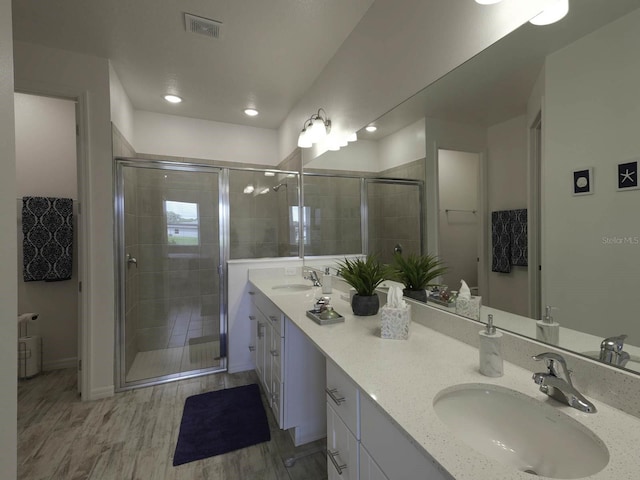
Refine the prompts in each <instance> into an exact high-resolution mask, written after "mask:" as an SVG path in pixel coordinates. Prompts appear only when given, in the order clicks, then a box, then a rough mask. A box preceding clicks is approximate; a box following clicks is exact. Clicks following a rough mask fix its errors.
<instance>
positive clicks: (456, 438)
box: [249, 268, 640, 480]
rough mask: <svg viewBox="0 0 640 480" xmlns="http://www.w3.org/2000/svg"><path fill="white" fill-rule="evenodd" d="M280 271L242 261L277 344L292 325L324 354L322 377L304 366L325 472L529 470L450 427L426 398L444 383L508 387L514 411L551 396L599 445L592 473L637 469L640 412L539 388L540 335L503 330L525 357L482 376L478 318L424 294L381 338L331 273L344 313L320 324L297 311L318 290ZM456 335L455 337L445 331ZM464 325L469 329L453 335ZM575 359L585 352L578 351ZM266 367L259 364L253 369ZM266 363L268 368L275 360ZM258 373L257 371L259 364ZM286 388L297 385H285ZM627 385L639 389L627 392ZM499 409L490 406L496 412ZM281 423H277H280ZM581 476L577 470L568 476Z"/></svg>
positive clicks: (535, 442) (507, 474) (352, 475)
mask: <svg viewBox="0 0 640 480" xmlns="http://www.w3.org/2000/svg"><path fill="white" fill-rule="evenodd" d="M283 272H284V270H283V269H269V268H267V269H259V270H251V271H250V272H249V281H250V285H251V291H254V292H255V294H256V295H262V296H263V298H264V299H266V300H268V301H269V302H270V304H271V306H272V308H274V309H276V310H277V311H278V312H280V314H281V317H279V318H280V320H281V321H280V322H271V321H270V320H268V317H267V319H266V320H265V319H264V318H263V320H262V321H269V322H270V323H279V325H280V328H282V327H283V326H284V332H285V333H284V349H285V351H286V349H287V342H288V338H289V337H288V336H289V335H298V334H299V335H300V336H301V337H304V339H305V341H308V343H307V347H308V348H309V349H311V350H314V351H316V352H319V354H321V355H322V356H323V357H324V358H325V359H326V380H325V377H324V375H323V377H322V379H319V378H317V377H316V376H317V375H319V374H320V369H318V370H316V371H314V375H313V376H314V385H315V388H316V390H315V391H316V392H318V390H320V388H319V383H321V384H322V385H321V386H322V390H324V388H325V387H326V392H322V393H320V394H319V395H321V397H322V402H325V407H324V408H325V410H324V411H325V412H326V421H327V450H328V456H327V461H328V471H329V478H341V479H344V478H347V479H350V480H353V479H362V480H365V479H376V480H379V479H385V478H387V479H390V480H396V479H412V480H414V479H417V478H425V479H427V478H428V479H437V480H439V479H451V478H455V479H460V480H464V479H468V480H482V479H487V480H489V479H490V480H495V479H505V480H506V479H508V480H513V479H529V480H530V479H531V478H532V475H531V473H525V472H524V468H523V467H518V468H517V467H515V466H514V464H513V463H509V462H510V461H509V460H508V459H507V460H496V459H495V458H492V457H491V456H490V455H487V454H486V452H485V453H481V452H480V450H478V446H477V445H473V446H470V444H469V443H468V439H463V438H462V437H461V436H460V435H458V434H456V433H455V431H454V429H452V428H451V427H450V425H448V424H446V423H445V422H444V421H443V420H442V419H441V418H440V417H439V416H438V413H437V412H436V409H435V408H434V402H436V403H437V401H438V400H439V399H440V398H441V397H442V392H448V391H450V390H451V389H452V388H453V389H456V388H459V389H462V390H464V389H471V390H473V389H477V388H487V389H489V390H491V389H494V390H499V389H502V390H505V391H508V392H512V393H513V395H515V396H520V397H521V398H524V399H525V401H524V403H522V405H525V406H524V407H523V412H522V416H523V417H527V416H528V412H527V411H524V410H527V407H526V405H529V404H530V405H535V408H532V409H531V411H533V410H538V408H537V406H538V405H540V404H542V406H543V407H550V408H552V409H553V412H552V413H553V415H552V417H553V416H554V415H558V419H563V420H562V421H561V422H559V423H561V424H563V423H565V421H564V420H567V419H568V420H567V422H568V423H572V422H573V423H572V425H573V427H575V428H578V429H579V430H580V431H582V432H583V433H584V435H585V438H587V441H588V443H589V444H590V445H592V446H593V447H594V448H595V449H596V450H597V451H599V452H601V456H602V458H604V460H603V461H602V464H601V465H600V466H599V467H594V468H596V469H597V470H598V471H594V472H592V473H590V474H589V475H590V476H589V477H588V478H592V479H602V480H604V479H611V478H628V479H633V478H637V470H638V467H639V464H638V457H637V448H636V446H637V445H638V444H640V428H638V427H640V420H639V419H638V418H637V417H635V416H632V415H629V414H627V413H624V412H623V411H621V410H618V409H615V408H613V407H610V406H609V405H607V404H606V403H603V402H602V401H601V400H598V399H595V398H594V397H591V399H592V400H593V403H594V404H596V405H597V409H598V412H597V413H595V414H586V413H582V412H579V411H578V410H576V409H574V408H571V407H569V406H567V405H563V404H560V403H558V402H556V401H555V400H552V399H550V398H549V397H547V396H546V395H544V394H543V393H541V392H540V391H539V390H538V385H536V384H535V383H534V382H533V381H532V378H531V377H532V372H535V371H540V370H542V369H543V365H540V364H537V363H535V362H533V361H532V360H530V355H529V352H533V353H534V354H535V353H541V352H544V351H548V350H550V347H549V346H547V345H542V344H538V343H536V342H534V341H531V340H526V339H521V338H518V337H517V336H514V335H511V334H508V333H505V339H504V340H505V351H506V352H507V355H508V356H509V355H511V356H513V355H515V356H522V357H523V362H522V363H521V364H523V365H525V366H526V367H527V368H523V367H522V366H518V365H516V364H515V363H519V362H513V363H512V362H510V361H509V360H510V359H509V358H508V357H507V358H506V360H507V361H506V362H505V364H504V376H503V377H499V378H489V377H485V376H482V375H481V374H480V373H479V371H478V350H477V348H474V346H472V344H473V342H474V341H477V334H478V332H479V331H480V330H481V328H482V326H481V325H480V324H478V323H476V322H472V321H470V320H466V319H464V318H461V317H458V316H456V315H452V314H450V313H447V312H443V311H441V310H437V309H434V308H432V307H430V306H428V305H420V304H418V303H412V317H413V322H412V324H411V328H410V336H409V339H408V340H406V341H405V340H384V339H381V338H380V334H379V328H380V327H379V317H378V316H373V317H355V316H353V315H352V314H351V309H350V306H349V304H348V302H347V301H345V300H343V299H342V298H341V293H342V292H340V291H339V290H338V289H337V288H336V285H334V293H333V294H332V304H333V305H334V307H335V309H336V310H337V311H338V312H339V313H340V314H342V315H344V316H345V322H344V323H339V324H335V325H324V326H320V325H318V324H316V323H315V322H313V321H312V320H310V319H309V318H307V317H306V315H305V312H306V310H307V309H308V308H310V305H311V304H312V303H313V299H314V298H315V295H316V293H317V292H315V291H314V289H313V288H309V289H307V290H304V289H300V290H295V289H274V288H273V287H274V286H278V285H282V284H283V283H287V282H289V283H292V282H294V283H298V284H299V283H304V281H302V280H300V277H297V278H295V279H293V278H292V277H289V276H287V277H285V276H284V274H283ZM256 295H254V297H255V296H256ZM381 300H382V302H381V303H384V301H383V299H381ZM258 305H259V303H258ZM280 314H278V315H280ZM252 322H253V321H252ZM436 324H440V325H441V326H442V328H438V329H440V330H445V331H448V332H449V331H450V332H453V331H455V330H457V332H458V333H457V334H456V335H452V336H448V335H445V334H443V333H441V332H439V331H437V330H436V329H433V328H429V327H428V326H427V325H430V326H433V325H436ZM287 325H289V329H288V330H287ZM271 328H274V329H275V327H273V326H272V327H271ZM274 331H275V330H274ZM292 332H296V333H295V334H293V333H292ZM273 335H274V334H273V331H272V337H271V338H272V342H273V338H278V334H277V333H276V334H275V337H274V336H273ZM455 336H458V338H459V339H456V338H453V337H455ZM465 336H467V337H468V338H467V339H465V338H463V337H465ZM472 337H473V339H472ZM461 339H462V340H463V341H461ZM465 342H466V343H465ZM519 342H524V343H519ZM281 348H282V345H281ZM264 351H265V352H266V347H265V348H264ZM256 352H258V350H257V349H256ZM563 354H564V352H563ZM525 357H526V358H525ZM566 357H567V361H568V362H569V367H570V368H571V367H573V366H576V365H578V361H577V359H575V358H574V357H572V356H571V355H570V354H566ZM290 358H291V357H290ZM287 360H288V359H287V355H286V354H285V355H284V357H283V363H282V364H280V365H278V366H276V371H277V370H278V369H280V370H282V371H284V372H285V374H284V378H283V379H281V380H282V382H281V383H284V385H285V391H286V388H287V384H288V383H292V382H297V381H300V379H298V380H295V379H294V377H291V378H290V379H289V378H288V375H287V374H286V372H287V369H288V366H287ZM582 362H590V361H589V360H586V359H582ZM259 363H260V359H256V365H258V364H259ZM593 365H594V367H597V368H600V369H602V370H601V371H600V372H605V373H606V372H607V367H605V366H602V365H597V363H596V362H593ZM267 368H268V367H266V366H263V367H262V369H263V372H264V371H265V370H266V369H267ZM271 368H272V372H271V378H272V380H273V378H274V373H273V372H274V370H273V365H272V366H271ZM536 369H537V370H536ZM261 375H262V376H261V378H266V377H265V374H264V373H262V374H261ZM309 377H311V375H309ZM307 381H308V380H307ZM601 381H602V382H603V383H604V384H606V383H607V378H604V377H603V378H602V379H601ZM318 382H319V383H318ZM628 383H629V382H628ZM630 383H634V384H636V383H637V382H633V381H632V382H630ZM272 385H273V383H272ZM579 387H580V385H579ZM265 388H266V387H265ZM288 388H293V390H292V391H293V392H295V391H296V388H295V385H289V387H288ZM583 393H584V394H585V395H587V396H590V395H591V393H592V392H591V391H590V390H589V389H587V390H583ZM634 396H635V398H637V392H636V394H635V395H634ZM305 398H306V399H307V400H308V397H305ZM307 400H304V399H296V397H295V395H291V396H290V397H288V398H287V395H286V393H285V399H284V404H283V405H281V406H280V408H285V409H286V408H288V407H287V403H288V402H290V403H294V402H296V401H299V402H306V401H307ZM527 402H529V403H527ZM631 409H633V407H632V408H631ZM470 410H472V409H470ZM274 411H275V410H274ZM497 415H498V417H497V418H499V415H500V412H497ZM323 417H324V415H323ZM499 423H500V424H504V423H505V422H499ZM282 426H283V424H281V427H282ZM284 428H287V427H286V423H285V424H284ZM559 428H560V427H559ZM520 433H521V434H522V435H521V436H522V438H523V439H524V441H525V444H524V448H525V449H527V448H530V449H532V450H533V451H538V450H537V449H538V447H539V446H540V443H543V441H542V440H540V438H539V437H535V436H531V437H532V438H530V436H529V435H528V432H520ZM527 442H528V443H527ZM566 449H567V455H566V456H562V455H561V456H560V457H559V458H560V459H561V461H562V462H564V465H563V466H562V468H564V470H562V471H563V472H564V473H562V478H569V477H568V476H567V474H566V472H567V469H569V472H570V474H569V475H571V469H572V468H573V465H576V472H578V471H579V470H580V469H579V468H578V467H577V461H576V460H575V459H574V458H573V452H572V450H571V447H570V446H569V445H567V446H566ZM565 457H566V458H565ZM607 460H608V461H607ZM567 462H568V463H567ZM571 462H574V463H573V464H572V463H571ZM542 463H544V462H542ZM602 465H604V466H603V467H602ZM519 468H522V469H519ZM536 468H541V471H543V472H551V473H548V476H547V477H544V476H543V475H540V476H541V477H542V478H549V477H550V478H554V475H553V474H552V473H553V468H554V466H553V465H551V466H549V465H531V470H532V471H535V469H536ZM584 476H585V475H584V473H579V474H578V476H575V477H573V478H582V477H584ZM555 477H558V475H556V476H555Z"/></svg>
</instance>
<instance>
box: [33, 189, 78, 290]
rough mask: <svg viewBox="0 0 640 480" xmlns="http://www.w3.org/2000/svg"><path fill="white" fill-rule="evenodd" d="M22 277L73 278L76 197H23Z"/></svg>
mask: <svg viewBox="0 0 640 480" xmlns="http://www.w3.org/2000/svg"><path fill="white" fill-rule="evenodd" d="M22 233H23V234H24V239H23V243H22V245H23V277H24V281H25V282H34V281H38V280H45V281H48V282H55V281H59V280H69V279H70V278H71V268H72V258H73V200H72V199H70V198H49V197H23V198H22Z"/></svg>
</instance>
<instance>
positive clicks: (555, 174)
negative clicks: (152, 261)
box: [303, 0, 640, 372]
mask: <svg viewBox="0 0 640 480" xmlns="http://www.w3.org/2000/svg"><path fill="white" fill-rule="evenodd" d="M639 51H640V2H638V0H614V1H611V0H581V1H576V2H571V10H570V12H569V14H568V16H567V17H566V18H564V19H563V20H562V21H560V22H558V23H556V24H553V25H548V26H544V27H540V26H534V25H531V24H528V23H527V24H525V25H523V26H522V27H520V28H519V29H518V30H516V31H514V32H512V33H511V34H510V35H508V36H507V37H505V38H504V39H502V40H500V41H499V42H497V43H496V44H494V45H493V46H491V47H490V48H488V49H487V50H485V51H484V52H482V53H481V54H479V55H478V56H476V57H474V58H473V59H471V60H470V61H468V62H467V63H465V64H464V65H462V66H460V67H459V68H457V69H456V70H454V71H452V72H451V73H449V74H448V75H446V76H445V77H443V78H441V79H440V80H439V81H437V82H435V83H433V84H431V85H429V86H428V87H427V88H425V89H424V90H423V91H421V92H419V93H418V94H417V95H415V96H414V97H412V98H410V99H408V100H407V101H406V102H404V103H403V104H401V105H399V106H398V107H396V108H395V109H393V110H392V111H390V112H389V113H387V114H386V115H384V116H383V117H381V118H379V119H376V120H374V121H372V122H371V124H373V125H375V126H376V127H377V131H376V132H374V133H369V132H366V131H365V130H364V129H363V130H362V131H360V132H358V136H359V140H358V142H356V143H355V144H350V145H349V146H348V147H346V148H344V149H341V150H340V151H338V152H326V153H325V154H323V155H321V156H319V157H317V158H314V159H312V160H309V159H306V160H305V162H304V163H305V165H304V173H305V174H308V173H313V174H316V175H320V174H327V175H329V176H331V175H338V174H344V175H352V176H354V177H358V178H365V177H377V178H381V177H390V178H400V179H407V180H408V179H411V180H415V181H416V182H417V184H419V185H422V186H423V187H424V190H423V191H422V193H419V194H418V195H421V197H420V201H421V205H420V208H421V210H420V212H421V213H420V212H419V213H418V214H420V215H421V216H422V219H423V227H422V231H421V235H422V238H421V240H420V241H421V242H422V244H421V247H422V249H423V251H425V252H429V253H435V254H438V255H440V257H441V258H442V259H443V260H444V261H445V262H447V263H448V264H449V265H450V267H451V268H450V272H449V274H448V276H447V277H446V278H445V279H443V281H444V282H446V283H447V284H448V285H449V287H450V288H451V289H454V290H455V289H457V287H458V285H459V283H460V280H461V279H463V278H464V279H465V280H466V281H467V283H468V284H469V285H470V286H472V287H476V288H477V291H478V294H479V295H481V297H482V304H483V309H482V313H481V319H486V315H487V314H488V313H493V314H494V319H495V320H496V323H497V324H498V326H501V327H502V328H504V329H507V330H511V331H514V332H516V333H519V334H522V335H526V336H530V337H533V338H535V337H536V321H537V320H539V319H540V318H542V316H543V314H544V310H545V306H546V305H550V306H553V307H556V309H554V310H552V315H553V317H554V320H555V321H557V322H559V323H560V325H561V328H560V340H559V346H560V347H562V348H566V349H568V350H572V351H574V352H577V353H580V354H583V355H588V356H592V357H593V356H596V357H597V355H598V353H599V350H600V342H601V340H602V339H604V338H606V337H612V336H617V335H621V334H625V335H627V338H626V341H625V347H624V349H625V351H627V352H629V354H630V360H629V361H628V362H627V363H625V364H624V365H618V366H621V367H623V368H627V369H630V370H634V371H636V372H640V318H639V316H638V311H640V300H638V296H637V290H638V286H637V285H638V278H640V275H638V273H639V270H640V215H639V214H638V207H639V206H640V189H637V187H638V179H637V175H638V164H639V163H640V96H639V95H638V93H637V90H638V85H640V59H639V57H638V52H639ZM346 169H348V171H346ZM362 181H363V180H361V182H362ZM303 182H305V185H306V182H307V180H306V179H305V175H303ZM393 187H394V189H393V190H390V191H388V192H386V193H382V194H381V195H380V196H379V199H378V200H372V199H371V200H370V202H371V205H375V208H379V209H382V210H383V211H385V209H386V211H385V214H386V219H385V220H384V221H385V222H387V223H386V224H384V227H383V229H384V230H385V231H386V232H393V231H394V229H395V231H396V232H398V235H399V234H400V233H404V232H403V231H402V229H403V226H402V225H403V221H402V220H400V218H401V216H402V215H404V214H405V213H407V214H408V213H409V212H408V210H410V209H411V208H412V207H411V206H410V205H408V204H407V203H406V200H399V201H400V202H405V203H402V204H401V205H400V209H399V210H398V208H397V207H398V205H396V204H395V199H394V197H393V196H392V195H391V193H390V192H392V191H393V192H395V185H394V186H393ZM305 197H306V195H305ZM376 202H377V203H376ZM372 208H374V207H372ZM362 211H365V210H362ZM523 214H524V215H525V216H523ZM382 217H385V215H382ZM354 220H355V221H356V222H363V219H362V218H360V217H359V218H357V219H354ZM404 220H405V221H404V223H406V219H404ZM393 222H396V223H393ZM363 225H368V224H367V223H363ZM390 225H393V227H391V226H390ZM505 225H506V226H505ZM501 228H502V230H500V229H501ZM498 231H502V232H503V233H504V232H507V233H509V234H510V237H511V238H507V240H506V243H505V241H504V239H503V238H501V237H498V238H496V232H498ZM367 236H368V237H369V239H371V238H373V237H374V235H371V234H370V235H367ZM376 241H377V240H376ZM376 241H372V240H369V242H370V244H367V245H364V247H366V249H365V250H363V251H365V252H373V251H376V250H382V251H384V252H389V251H390V249H391V251H392V248H393V247H394V246H395V245H396V244H398V243H400V244H402V243H403V242H405V243H406V242H407V240H403V241H399V240H398V241H396V240H394V238H393V236H389V238H386V239H385V241H384V242H379V243H375V242H376ZM408 245H410V244H408ZM505 245H510V247H509V248H510V249H509V248H508V249H506V250H505ZM496 247H499V248H496ZM523 247H526V257H524V258H523V257H522V255H519V256H518V255H515V254H514V252H517V251H520V250H519V249H522V248H523ZM412 248H413V247H409V250H410V249H412ZM505 252H506V254H505ZM342 253H354V252H340V251H338V250H334V251H333V252H332V254H342ZM474 275H475V276H474Z"/></svg>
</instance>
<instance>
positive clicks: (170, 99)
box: [164, 94, 182, 103]
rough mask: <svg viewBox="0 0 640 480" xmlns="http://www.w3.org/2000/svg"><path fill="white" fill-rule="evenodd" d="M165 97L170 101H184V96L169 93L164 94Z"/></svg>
mask: <svg viewBox="0 0 640 480" xmlns="http://www.w3.org/2000/svg"><path fill="white" fill-rule="evenodd" d="M164 99H165V100H166V101H167V102H169V103H180V102H182V98H180V97H179V96H177V95H171V94H167V95H165V96H164Z"/></svg>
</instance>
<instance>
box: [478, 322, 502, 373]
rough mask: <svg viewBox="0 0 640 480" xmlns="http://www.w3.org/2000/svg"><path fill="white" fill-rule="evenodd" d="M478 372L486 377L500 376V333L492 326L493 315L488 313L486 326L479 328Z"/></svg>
mask: <svg viewBox="0 0 640 480" xmlns="http://www.w3.org/2000/svg"><path fill="white" fill-rule="evenodd" d="M479 352H480V373H481V374H483V375H485V376H487V377H501V376H502V371H503V362H502V333H500V332H498V331H497V330H496V327H494V326H493V315H491V314H489V319H488V321H487V327H486V329H484V330H480V349H479Z"/></svg>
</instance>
